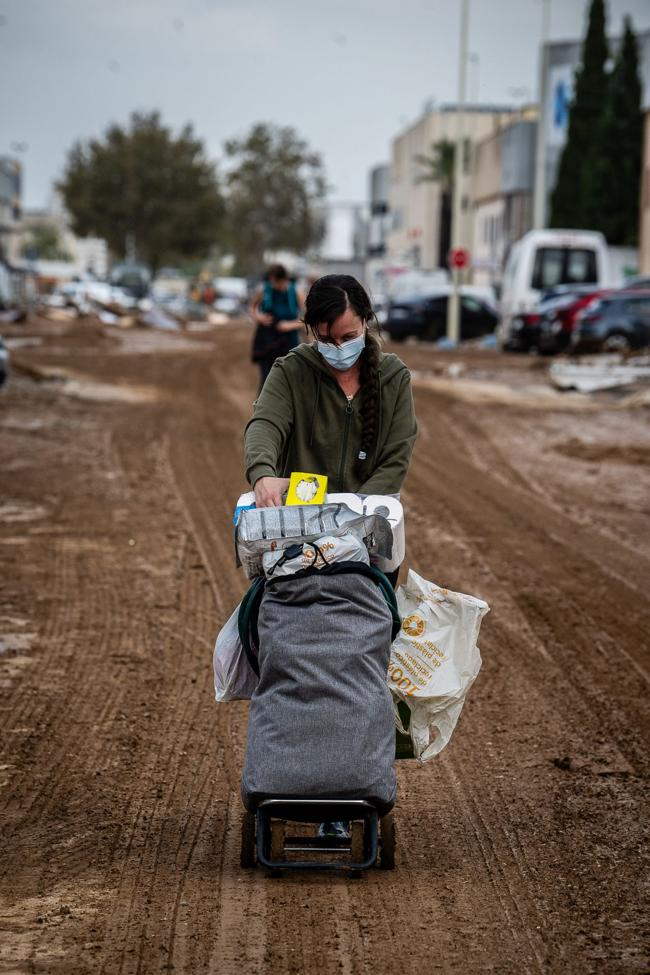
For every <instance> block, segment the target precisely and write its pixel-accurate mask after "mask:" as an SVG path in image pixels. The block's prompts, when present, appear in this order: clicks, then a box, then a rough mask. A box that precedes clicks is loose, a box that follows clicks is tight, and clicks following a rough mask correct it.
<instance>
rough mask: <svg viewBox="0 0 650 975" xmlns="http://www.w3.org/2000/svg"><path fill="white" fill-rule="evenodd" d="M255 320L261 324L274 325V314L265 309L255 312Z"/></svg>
mask: <svg viewBox="0 0 650 975" xmlns="http://www.w3.org/2000/svg"><path fill="white" fill-rule="evenodd" d="M255 321H256V322H258V324H259V325H272V324H273V315H269V314H267V312H265V311H258V312H256V313H255Z"/></svg>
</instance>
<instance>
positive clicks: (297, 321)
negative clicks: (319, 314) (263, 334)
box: [275, 288, 305, 332]
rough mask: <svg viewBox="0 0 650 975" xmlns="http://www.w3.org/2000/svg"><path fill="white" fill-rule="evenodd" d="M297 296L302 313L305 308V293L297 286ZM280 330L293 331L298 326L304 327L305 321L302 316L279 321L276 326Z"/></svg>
mask: <svg viewBox="0 0 650 975" xmlns="http://www.w3.org/2000/svg"><path fill="white" fill-rule="evenodd" d="M296 298H297V299H298V315H299V316H300V315H302V313H303V311H304V308H305V294H304V292H303V291H301V290H300V289H299V288H296ZM275 327H276V328H277V330H278V332H293V331H295V329H297V328H304V327H305V325H304V322H303V321H302V319H301V318H294V319H293V320H292V321H290V322H288V321H283V322H277V324H276V326H275Z"/></svg>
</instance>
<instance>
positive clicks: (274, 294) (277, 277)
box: [249, 264, 304, 390]
mask: <svg viewBox="0 0 650 975" xmlns="http://www.w3.org/2000/svg"><path fill="white" fill-rule="evenodd" d="M303 306H304V295H303V294H302V293H301V292H300V291H299V290H298V288H296V285H295V283H294V282H293V281H292V280H291V278H290V277H289V275H288V273H287V269H286V268H285V267H284V265H283V264H273V265H272V266H271V267H270V268H269V270H268V273H267V276H266V281H265V283H264V284H263V285H262V286H261V287H259V288H258V289H257V291H256V292H255V294H254V296H253V300H252V301H251V305H250V309H249V312H250V315H251V318H252V319H253V321H254V322H255V324H256V326H257V327H256V329H255V335H254V336H253V348H252V352H251V358H252V361H253V362H256V363H257V365H258V366H259V369H260V386H259V388H260V390H261V389H262V386H263V385H264V383H265V381H266V377H267V376H268V374H269V372H270V371H271V366H272V365H273V363H274V362H275V360H276V359H278V358H280V357H281V356H285V355H286V354H287V353H288V352H290V351H291V350H292V349H294V348H295V347H296V346H297V345H298V344H299V342H300V329H301V328H302V321H300V314H301V312H302V309H303Z"/></svg>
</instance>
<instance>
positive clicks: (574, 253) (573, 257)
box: [498, 230, 615, 347]
mask: <svg viewBox="0 0 650 975" xmlns="http://www.w3.org/2000/svg"><path fill="white" fill-rule="evenodd" d="M572 284H576V285H585V284H593V285H594V286H595V287H602V288H609V287H613V286H614V284H615V282H614V280H613V275H612V269H611V265H610V259H609V253H608V250H607V242H606V241H605V238H604V237H603V235H602V234H601V233H597V232H596V231H593V230H530V231H529V232H528V233H527V234H524V236H523V237H522V238H521V240H518V241H517V243H516V244H513V247H512V250H511V251H510V255H509V257H508V260H507V262H506V267H505V271H504V272H503V283H502V289H501V321H500V323H499V327H498V336H499V341H500V342H501V345H502V346H505V347H508V346H513V345H516V344H517V331H518V330H519V329H521V328H522V327H523V326H524V325H525V324H526V316H527V315H529V314H531V313H533V312H534V309H535V307H536V305H537V303H538V301H539V299H540V297H541V295H542V293H543V292H544V291H547V290H548V289H549V288H555V287H557V286H558V285H572Z"/></svg>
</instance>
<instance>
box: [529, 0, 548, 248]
mask: <svg viewBox="0 0 650 975" xmlns="http://www.w3.org/2000/svg"><path fill="white" fill-rule="evenodd" d="M550 24H551V0H542V35H541V38H540V51H539V87H538V93H539V110H538V115H537V142H536V146H535V194H534V198H533V227H534V229H535V230H541V229H542V228H543V227H544V224H545V223H546V153H545V151H544V148H545V147H544V135H545V130H546V103H547V101H548V92H547V90H546V75H547V73H548V72H547V58H548V50H547V47H546V44H547V41H548V38H549V33H550Z"/></svg>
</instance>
